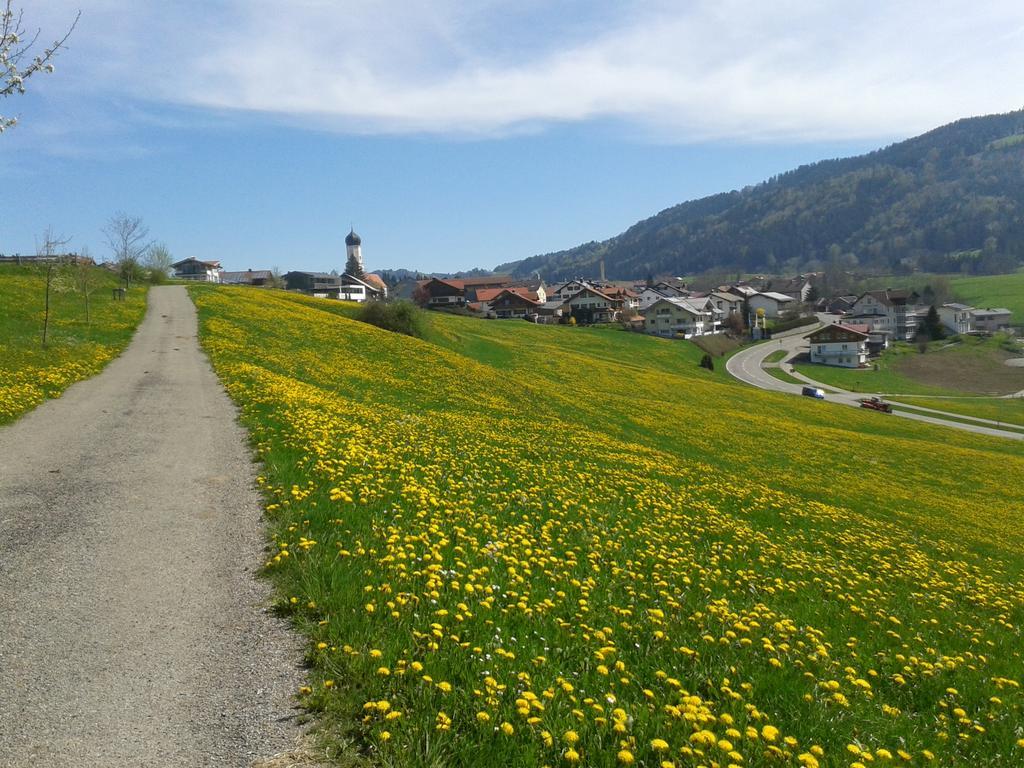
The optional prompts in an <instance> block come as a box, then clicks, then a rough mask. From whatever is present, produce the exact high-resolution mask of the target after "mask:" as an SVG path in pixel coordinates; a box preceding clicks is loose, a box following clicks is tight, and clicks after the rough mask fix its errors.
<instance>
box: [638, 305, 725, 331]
mask: <svg viewBox="0 0 1024 768" xmlns="http://www.w3.org/2000/svg"><path fill="white" fill-rule="evenodd" d="M714 330H715V320H714V315H713V314H712V312H711V310H709V309H707V307H706V306H705V302H704V301H701V300H696V301H694V300H691V299H683V298H677V297H674V296H673V297H667V298H664V299H660V300H659V301H656V302H655V303H654V304H652V305H651V306H650V307H648V308H647V311H646V312H645V313H644V331H645V332H646V333H650V334H654V335H655V336H665V337H668V338H672V337H675V336H677V335H681V336H683V337H684V338H687V339H688V338H690V337H692V336H703V335H704V334H707V333H714Z"/></svg>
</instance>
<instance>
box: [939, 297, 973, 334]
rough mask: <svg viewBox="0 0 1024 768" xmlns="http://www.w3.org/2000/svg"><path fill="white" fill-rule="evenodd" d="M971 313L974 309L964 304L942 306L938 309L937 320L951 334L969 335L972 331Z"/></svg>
mask: <svg viewBox="0 0 1024 768" xmlns="http://www.w3.org/2000/svg"><path fill="white" fill-rule="evenodd" d="M973 311H974V307H969V306H967V305H966V304H943V305H942V306H941V307H939V319H940V320H942V324H943V325H944V326H945V327H946V329H947V330H948V331H950V332H951V333H956V334H963V333H970V332H971V331H973V330H974V318H973V317H972V315H971V313H972V312H973Z"/></svg>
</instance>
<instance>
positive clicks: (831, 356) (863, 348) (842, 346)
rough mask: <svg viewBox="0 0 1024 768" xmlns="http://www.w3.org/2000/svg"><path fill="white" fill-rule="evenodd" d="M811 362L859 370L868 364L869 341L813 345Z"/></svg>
mask: <svg viewBox="0 0 1024 768" xmlns="http://www.w3.org/2000/svg"><path fill="white" fill-rule="evenodd" d="M811 362H812V363H821V364H823V365H837V366H840V367H842V368H859V367H860V366H862V365H866V364H867V362H868V345H867V341H859V342H858V341H830V342H826V343H823V344H817V343H812V344H811Z"/></svg>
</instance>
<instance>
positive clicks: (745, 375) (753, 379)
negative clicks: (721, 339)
mask: <svg viewBox="0 0 1024 768" xmlns="http://www.w3.org/2000/svg"><path fill="white" fill-rule="evenodd" d="M818 318H819V319H820V320H821V321H822V322H823V323H830V322H832V321H833V320H834V319H836V318H835V317H834V316H832V315H819V316H818ZM819 327H820V325H817V326H815V325H808V326H805V327H803V328H798V329H795V330H793V331H788V332H786V333H783V334H779V335H778V336H776V337H775V338H774V339H772V340H771V341H768V342H765V343H763V344H755V345H753V346H751V347H748V348H746V349H743V350H740V351H739V352H737V353H736V354H735V355H733V356H732V357H730V358H729V360H728V361H727V362H726V366H725V367H726V370H727V371H728V372H729V373H730V375H732V376H733V377H734V378H737V379H739V380H740V381H743V382H745V383H747V384H750V385H751V386H754V387H759V388H760V389H767V390H772V391H774V392H787V393H789V394H795V395H799V394H800V391H801V389H802V388H803V385H802V384H793V383H790V382H788V381H782V380H781V379H777V378H775V377H774V376H772V375H771V374H770V373H768V372H767V371H766V370H764V368H763V365H764V361H765V358H767V357H769V356H770V355H771V354H772V353H773V352H778V351H779V350H780V349H782V350H785V351H786V353H787V354H786V358H785V359H786V360H788V359H789V358H791V357H793V356H795V355H797V354H798V353H800V352H803V351H805V350H807V349H808V346H809V345H808V342H807V340H806V339H805V338H804V337H805V336H807V334H809V333H811V332H812V331H814V330H815V329H816V328H819ZM786 372H787V373H789V374H790V375H791V376H793V377H794V378H796V379H800V380H802V381H805V382H807V384H808V385H809V386H815V387H821V388H822V389H825V390H827V394H826V395H825V399H826V400H828V401H829V402H832V403H840V404H842V405H849V406H853V407H855V408H859V407H860V398H861V397H864V394H863V393H856V392H848V391H846V390H841V389H837V388H836V387H833V386H831V385H826V384H821V383H819V382H816V381H814V380H812V379H809V378H808V377H806V376H803V375H801V374H800V373H798V372H796V371H791V370H789V369H787V370H786ZM886 401H887V402H889V403H891V404H892V405H893V407H894V411H893V415H894V416H901V417H903V418H905V419H913V420H915V421H925V422H928V423H929V424H938V425H941V426H944V427H952V428H954V429H962V430H964V431H966V432H974V433H976V434H980V435H992V436H994V437H1007V438H1010V439H1011V440H1024V432H1015V431H1012V430H1009V429H999V428H998V427H997V426H995V425H997V424H998V422H995V421H992V420H989V419H980V418H971V417H967V416H962V415H958V414H946V413H944V412H943V411H940V410H936V409H934V408H923V407H920V406H912V405H907V404H906V403H899V402H897V401H895V400H890V399H888V398H886ZM944 416H947V417H955V419H961V421H957V420H954V418H943V417H944ZM964 420H966V421H964ZM968 421H969V422H971V423H967V422H968Z"/></svg>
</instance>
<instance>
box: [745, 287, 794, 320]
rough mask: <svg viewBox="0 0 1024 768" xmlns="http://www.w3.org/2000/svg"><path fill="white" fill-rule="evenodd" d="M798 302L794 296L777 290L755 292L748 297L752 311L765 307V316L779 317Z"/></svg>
mask: <svg viewBox="0 0 1024 768" xmlns="http://www.w3.org/2000/svg"><path fill="white" fill-rule="evenodd" d="M797 303H799V302H797V301H796V299H794V298H793V297H792V296H787V295H786V294H784V293H776V292H775V291H765V292H763V293H755V294H754V295H752V296H750V297H749V298H748V299H747V304H748V305H749V306H750V311H751V312H754V313H756V312H757V310H759V309H763V310H764V316H765V317H778V316H779V315H781V314H782V313H783V312H784V311H785V310H787V309H789V308H790V307H792V306H794V305H795V304H797Z"/></svg>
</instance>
